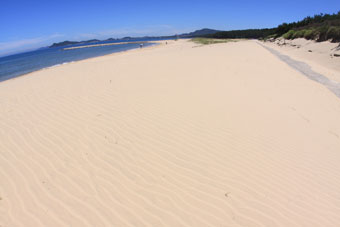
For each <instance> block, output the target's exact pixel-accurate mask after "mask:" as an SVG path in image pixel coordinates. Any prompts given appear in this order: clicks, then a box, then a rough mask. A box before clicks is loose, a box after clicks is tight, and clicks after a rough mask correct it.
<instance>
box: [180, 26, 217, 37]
mask: <svg viewBox="0 0 340 227" xmlns="http://www.w3.org/2000/svg"><path fill="white" fill-rule="evenodd" d="M217 32H221V31H219V30H214V29H209V28H203V29H200V30H196V31H194V32H190V33H184V34H181V35H179V37H180V38H193V37H199V36H205V35H211V34H215V33H217Z"/></svg>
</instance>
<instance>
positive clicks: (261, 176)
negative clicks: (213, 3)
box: [0, 40, 340, 227]
mask: <svg viewBox="0 0 340 227" xmlns="http://www.w3.org/2000/svg"><path fill="white" fill-rule="evenodd" d="M339 163H340V99H339V98H338V97H336V96H335V95H334V94H333V93H332V92H330V91H329V90H328V89H327V88H326V87H324V86H323V85H321V84H319V83H317V82H315V81H312V80H309V79H308V78H307V77H305V76H304V75H302V74H301V73H299V72H297V71H295V70H294V69H292V68H290V67H289V66H288V65H287V64H285V63H284V62H281V61H280V60H279V59H278V58H277V57H275V56H273V55H272V54H271V53H270V52H269V51H268V50H266V49H265V48H263V47H262V46H260V45H258V44H257V43H256V42H254V41H242V42H236V43H235V42H232V43H225V44H216V45H209V46H197V44H193V43H191V42H188V41H183V40H180V41H177V42H174V41H173V42H169V44H168V45H160V46H158V47H152V48H145V49H143V50H133V51H128V52H124V53H119V54H113V55H108V56H103V57H98V58H93V59H88V60H84V61H80V62H75V63H70V64H67V65H62V66H58V67H54V68H50V69H46V70H41V71H38V72H34V73H31V74H29V75H27V76H23V77H19V78H16V79H12V80H8V81H5V82H2V83H0V226H1V227H13V226H15V227H16V226H25V227H27V226H34V227H37V226H58V227H59V226H73V227H75V226H81V227H84V226H157V227H158V226H171V227H178V226H193V227H198V226H204V227H206V226H244V227H252V226H268V227H276V226H282V227H288V226H289V227H292V226H303V227H314V226H318V227H328V226H334V227H338V226H340V164H339Z"/></svg>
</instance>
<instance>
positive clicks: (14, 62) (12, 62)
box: [0, 39, 159, 81]
mask: <svg viewBox="0 0 340 227" xmlns="http://www.w3.org/2000/svg"><path fill="white" fill-rule="evenodd" d="M155 40H159V39H140V40H133V41H155ZM116 42H122V41H121V40H120V41H119V40H115V41H104V42H97V43H91V44H102V43H116ZM123 42H128V41H123ZM83 45H89V44H83ZM149 45H154V44H152V43H147V44H144V46H149ZM72 46H81V45H79V44H78V45H70V46H63V47H55V48H44V49H39V50H35V51H30V52H26V53H21V54H15V55H11V56H5V57H1V58H0V81H4V80H8V79H11V78H14V77H17V76H20V75H23V74H26V73H30V72H33V71H36V70H39V69H43V68H47V67H51V66H54V65H59V64H63V63H67V62H72V61H79V60H83V59H86V58H92V57H97V56H102V55H106V54H111V53H115V52H121V51H126V50H130V49H134V48H139V44H136V43H127V44H121V45H112V46H98V47H89V48H80V49H73V50H63V48H65V47H72Z"/></svg>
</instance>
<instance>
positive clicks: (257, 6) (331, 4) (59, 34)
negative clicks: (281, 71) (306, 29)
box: [0, 0, 340, 56]
mask: <svg viewBox="0 0 340 227" xmlns="http://www.w3.org/2000/svg"><path fill="white" fill-rule="evenodd" d="M0 6H1V7H0V56H1V55H6V54H10V53H15V52H19V51H24V50H29V49H33V48H38V47H41V46H46V45H49V44H51V43H53V42H58V41H63V40H86V39H93V38H97V39H105V38H109V37H113V38H117V37H124V36H144V35H171V34H176V33H183V32H190V31H193V30H196V29H201V28H214V29H220V30H231V29H245V28H264V27H274V26H277V25H278V24H281V23H283V22H292V21H296V20H300V19H302V18H304V17H305V16H308V15H314V14H316V13H321V12H322V13H335V12H337V11H339V10H340V1H339V0H323V1H320V0H318V1H316V0H308V1H305V0H304V1H299V0H285V1H273V0H268V1H267V0H265V1H253V0H236V1H235V0H233V1H222V0H211V1H208V0H204V1H201V0H196V1H185V0H168V1H155V0H149V1H136V0H124V1H114V0H113V1H109V0H82V1H79V0H73V1H72V0H54V1H48V0H2V1H1V5H0Z"/></svg>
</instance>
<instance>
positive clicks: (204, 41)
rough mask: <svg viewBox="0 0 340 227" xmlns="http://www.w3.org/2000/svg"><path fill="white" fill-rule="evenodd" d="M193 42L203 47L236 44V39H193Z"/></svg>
mask: <svg viewBox="0 0 340 227" xmlns="http://www.w3.org/2000/svg"><path fill="white" fill-rule="evenodd" d="M191 41H192V42H194V43H197V44H202V45H210V44H217V43H228V42H236V41H238V40H236V39H212V38H193V39H191Z"/></svg>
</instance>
